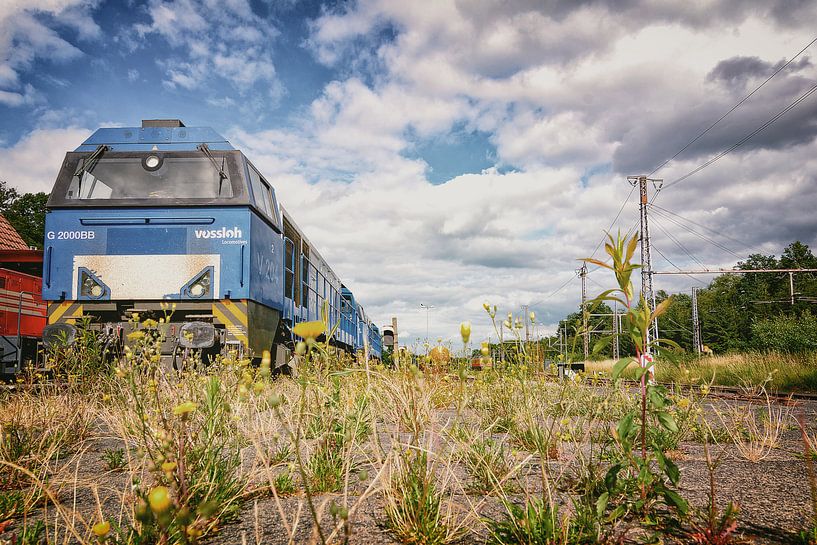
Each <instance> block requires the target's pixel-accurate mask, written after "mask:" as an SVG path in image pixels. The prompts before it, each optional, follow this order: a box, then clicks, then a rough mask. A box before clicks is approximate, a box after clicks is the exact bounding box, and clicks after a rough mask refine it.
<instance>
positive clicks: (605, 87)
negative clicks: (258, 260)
mask: <svg viewBox="0 0 817 545" xmlns="http://www.w3.org/2000/svg"><path fill="white" fill-rule="evenodd" d="M815 15H817V13H815V7H814V5H812V4H809V3H802V4H801V5H796V4H793V3H791V2H784V1H782V0H780V1H772V2H769V1H758V2H745V1H737V0H722V1H715V0H707V1H704V2H696V3H694V4H693V3H666V2H657V1H651V0H629V1H627V2H613V1H612V0H608V1H605V0H586V1H583V2H566V1H556V0H554V1H547V2H536V3H533V2H528V1H524V0H512V1H502V2H500V1H495V0H483V1H480V2H459V1H456V0H440V1H435V2H430V1H429V2H425V1H422V2H406V1H405V0H402V1H397V0H359V1H355V2H320V1H303V2H302V1H297V0H277V1H276V0H269V1H261V0H149V1H130V2H125V1H104V0H29V1H21V0H7V1H5V2H3V3H2V5H1V6H0V178H2V179H4V180H6V181H8V182H9V183H11V184H12V185H14V186H16V187H18V188H20V189H22V190H24V191H48V190H49V188H50V185H51V184H52V182H53V178H54V174H55V173H56V169H57V167H58V165H59V163H60V161H61V158H62V155H63V154H64V152H65V151H68V150H70V149H73V148H74V147H76V145H78V144H79V142H80V141H81V140H82V139H83V138H84V137H85V136H86V135H87V134H89V133H90V131H92V130H94V129H95V128H97V127H99V126H108V125H138V123H139V122H140V120H141V119H144V118H160V117H172V118H175V117H178V118H181V119H182V120H184V122H185V123H186V124H188V125H189V126H195V125H209V126H212V127H214V128H215V129H216V130H218V131H219V132H222V133H223V134H225V135H226V136H228V137H229V138H230V139H231V141H233V143H234V144H235V145H237V146H239V147H240V148H241V149H243V150H244V151H245V152H246V153H247V155H248V156H250V158H251V159H252V160H253V162H254V163H255V164H257V165H258V166H259V167H260V168H262V169H263V170H264V171H265V173H266V174H267V176H268V177H269V178H271V179H273V180H274V183H275V185H276V189H277V191H278V194H279V198H280V200H281V201H282V202H283V203H284V205H285V206H287V208H288V209H289V210H290V211H291V212H292V213H293V215H294V216H295V217H296V219H297V220H298V222H299V223H300V224H301V225H302V227H303V228H304V229H305V230H306V232H307V234H308V235H309V236H310V238H312V239H313V241H314V243H315V244H316V245H317V246H318V247H319V248H320V250H321V253H322V254H323V255H324V256H325V257H326V258H327V259H328V260H329V261H330V262H331V264H332V265H333V267H334V268H335V269H336V270H337V272H338V273H339V274H340V275H341V276H342V277H343V278H344V280H346V281H347V283H349V284H350V285H351V286H353V288H354V289H355V291H356V293H357V294H358V296H359V298H360V299H362V300H363V301H364V302H365V303H366V305H367V307H368V308H369V314H370V315H371V316H372V317H374V318H375V320H376V321H378V322H383V323H385V322H386V321H387V320H389V318H390V317H391V316H392V315H395V314H396V315H398V316H399V317H400V319H401V323H402V324H404V325H403V328H404V331H405V332H407V333H408V337H409V338H411V339H417V338H419V337H420V336H424V335H425V313H424V311H421V310H419V304H420V303H423V304H433V305H434V306H435V309H434V310H433V311H432V315H431V317H430V318H431V320H430V321H431V330H432V332H431V333H432V337H438V336H439V337H442V338H455V337H456V333H457V331H458V324H459V321H461V320H466V319H470V320H473V321H474V322H475V338H485V337H487V336H488V335H489V334H491V330H490V328H489V327H488V320H487V318H486V317H485V316H484V315H482V313H481V312H482V311H481V306H482V302H484V301H488V302H491V303H492V304H497V305H499V306H500V307H501V308H502V309H504V310H503V312H507V311H512V312H515V313H517V314H518V313H519V312H520V307H521V305H526V304H527V305H532V307H533V308H534V310H535V311H536V312H537V314H538V316H539V320H540V321H541V322H542V324H541V326H540V327H541V329H542V330H543V331H546V330H549V329H550V328H552V325H553V323H554V322H555V321H556V320H557V319H558V318H560V317H562V316H563V315H564V314H565V313H567V312H570V311H571V310H573V309H574V308H575V306H576V304H577V302H578V301H577V299H578V281H577V280H575V278H574V276H575V272H574V270H575V268H576V265H577V261H576V258H578V257H583V256H585V255H588V254H589V253H592V251H593V249H594V248H595V246H596V244H597V242H598V240H599V239H600V238H601V236H602V233H603V230H604V229H606V228H608V227H609V226H610V222H611V221H612V219H613V217H615V216H616V214H617V212H618V210H619V209H620V207H621V206H622V205H623V204H624V205H625V206H624V208H623V212H622V215H621V217H620V220H619V222H618V227H621V228H622V230H625V231H626V230H627V229H628V228H629V227H630V226H631V225H632V223H633V222H634V220H635V218H636V217H637V216H636V213H637V210H636V207H635V200H634V199H630V201H627V196H628V194H629V190H630V187H629V185H628V184H627V182H626V176H627V175H630V174H643V173H647V172H650V171H651V170H653V169H654V168H655V167H657V166H658V165H660V164H661V163H663V161H664V160H666V159H668V158H670V157H672V155H673V154H674V153H675V152H676V151H678V150H679V149H681V148H682V147H683V146H684V144H686V143H687V142H689V140H690V139H691V138H693V137H694V136H696V135H697V134H699V133H700V132H701V131H702V130H703V129H704V128H706V127H707V126H708V125H709V124H711V123H712V122H713V121H714V120H716V119H717V118H718V117H720V116H721V115H722V114H723V113H724V112H726V111H728V110H729V109H730V108H731V107H732V106H733V105H734V104H735V103H736V102H737V101H738V100H740V99H741V98H742V97H744V96H745V95H746V94H747V93H748V92H749V91H751V90H752V89H753V88H754V87H756V86H757V85H758V84H760V83H761V82H762V81H763V80H764V79H765V78H767V77H768V76H769V75H770V74H771V73H772V72H773V71H774V70H775V69H776V67H778V66H780V64H781V63H782V62H785V60H787V59H790V58H791V57H792V55H794V54H795V53H797V52H798V51H800V49H801V48H802V47H803V46H805V45H806V44H808V43H809V42H810V41H811V40H812V39H813V38H814V36H812V35H811V33H812V32H813V29H812V28H811V25H810V24H809V22H810V21H813V20H814V17H815ZM813 47H817V46H813ZM813 54H814V52H813V51H812V49H808V50H806V51H805V52H804V53H803V54H802V55H800V56H799V57H798V59H797V60H796V62H793V63H791V65H789V66H787V67H786V69H785V70H783V71H781V72H780V74H778V75H777V76H775V78H773V80H771V81H770V82H769V83H768V84H767V85H765V86H764V87H763V88H762V89H761V90H760V91H758V93H757V94H756V95H754V96H753V97H752V98H751V99H750V100H748V101H746V102H745V103H744V104H742V105H741V106H740V107H739V108H738V109H737V110H735V112H733V113H732V114H730V115H729V116H728V117H727V118H726V119H725V120H724V121H723V122H721V123H719V124H718V125H717V127H716V128H715V129H713V130H711V131H710V132H708V133H707V134H706V136H704V137H703V138H701V139H700V140H698V141H697V142H696V143H695V144H694V145H693V146H690V147H689V148H688V149H686V150H685V151H684V153H682V154H681V155H679V156H678V157H677V158H676V159H674V160H673V161H671V162H670V163H668V164H667V165H666V166H665V167H663V168H662V169H661V170H660V171H659V172H658V173H657V174H656V176H660V177H663V178H664V179H666V180H667V181H672V180H673V179H676V178H678V177H680V176H682V175H683V174H684V173H686V172H688V171H690V170H692V169H693V168H695V167H696V166H697V165H699V164H701V163H703V162H705V161H706V160H707V159H708V158H710V157H712V156H713V155H715V154H716V153H718V152H719V151H720V150H722V149H724V148H726V147H728V146H730V145H731V144H733V143H734V142H736V141H737V140H739V139H740V138H741V137H742V136H744V135H746V134H748V133H749V132H751V131H752V130H753V129H754V128H756V127H758V126H759V125H760V124H762V123H763V122H764V121H765V120H766V119H768V118H769V117H770V116H772V115H773V114H774V113H776V112H777V111H779V110H780V109H782V108H783V107H785V106H786V105H787V104H789V103H790V102H792V101H793V100H794V99H796V98H797V97H798V96H799V95H801V94H803V93H804V92H805V91H806V90H808V89H809V88H810V87H811V86H812V85H813V84H814V80H815V77H817V69H815V66H814V64H813V63H812V61H811V58H812V57H813ZM815 96H817V95H815ZM816 104H817V99H815V98H810V99H807V100H805V101H804V102H803V103H802V104H800V105H798V106H797V108H796V110H793V111H792V112H791V113H790V114H788V115H787V116H784V117H782V118H781V119H780V120H779V121H778V122H776V123H775V124H774V125H773V126H771V127H769V128H768V129H766V130H764V131H763V132H761V133H760V134H758V135H757V136H756V137H755V138H753V139H752V140H751V141H749V142H747V143H746V144H745V145H743V146H741V147H740V148H739V149H737V150H735V151H734V152H733V153H730V154H729V155H728V156H726V157H724V158H723V159H721V160H719V161H718V162H717V163H715V164H713V165H712V166H711V167H708V168H706V169H705V170H703V171H701V172H700V173H698V174H696V175H695V176H693V177H690V178H689V179H687V180H685V181H684V182H683V183H679V184H677V185H676V186H674V187H672V188H671V189H668V190H666V191H665V192H663V193H662V195H661V206H663V207H664V208H666V209H668V210H671V211H673V212H676V213H678V214H681V215H682V216H684V217H686V218H689V219H691V220H693V221H696V222H698V223H701V224H703V225H706V226H707V227H709V228H712V229H714V230H715V231H716V232H720V233H724V235H726V236H728V237H731V238H724V241H723V242H724V243H727V241H730V240H731V242H728V244H727V246H729V245H731V246H735V247H734V248H731V249H733V250H735V252H736V253H737V254H738V255H744V254H745V253H747V252H749V251H757V250H758V249H760V250H761V251H764V252H766V253H779V251H780V250H781V249H782V247H783V246H785V245H786V244H787V243H788V242H790V241H792V240H794V239H795V238H800V239H802V240H804V242H806V243H809V244H814V243H815V242H817V241H816V240H815V233H817V229H815V228H817V222H816V221H815V220H814V219H813V213H812V211H813V210H814V208H815V205H817V192H815V191H814V187H815V183H814V182H815V173H817V164H815V160H814V159H813V157H815V156H817V154H815V153H814V152H815V151H817V150H815V147H816V146H815V142H814V137H815V134H817V122H816V121H815V119H816V118H817V105H816ZM625 203H626V204H625ZM781 211H784V212H783V213H781ZM656 222H658V223H659V224H660V222H664V225H661V226H660V227H664V228H665V229H667V228H669V227H673V229H674V233H673V230H672V229H670V232H671V233H673V234H674V238H676V239H677V240H678V242H679V243H681V245H682V246H683V249H686V250H689V251H690V253H692V254H693V255H695V256H696V257H697V258H698V259H699V260H701V261H703V262H705V263H707V264H711V265H712V266H713V267H716V266H730V265H731V264H733V263H734V261H735V258H734V255H731V254H728V253H724V252H723V250H722V249H720V248H718V247H715V246H713V245H711V244H709V243H707V242H706V241H705V240H704V239H702V238H701V237H699V236H696V235H695V234H693V233H690V232H688V231H684V230H678V229H675V227H677V226H674V224H671V223H668V220H666V218H664V219H661V218H656ZM656 227H657V228H656V229H655V240H654V245H655V247H657V248H658V249H659V250H660V251H661V253H660V254H659V256H658V257H657V258H656V259H657V261H658V262H657V263H656V268H658V269H661V268H667V267H671V266H672V265H671V263H670V261H671V262H672V263H674V264H676V265H679V266H688V265H690V266H691V265H694V262H693V261H692V260H691V259H690V258H689V256H687V255H686V253H685V252H684V251H683V249H682V248H681V247H680V246H678V245H676V243H675V240H673V238H671V237H668V236H665V235H664V234H663V230H662V229H660V228H658V227H659V226H658V225H657V226H656ZM736 239H737V240H740V241H741V242H742V243H744V244H743V245H742V246H743V247H740V248H738V247H737V246H738V244H737V243H736V242H735V240H736ZM661 254H663V255H665V256H666V257H667V258H669V260H666V261H662V259H661ZM571 279H572V280H571ZM592 282H593V284H591V285H596V284H597V285H598V286H597V287H599V288H601V287H602V286H606V285H608V284H609V279H606V278H604V277H601V276H595V277H593V279H592ZM662 282H665V284H663V285H661V286H658V287H662V288H664V289H670V290H687V289H688V288H689V287H690V286H689V284H690V282H691V281H689V280H688V279H687V280H680V279H677V280H676V279H667V280H663V279H662ZM563 285H564V286H566V287H565V288H564V289H562V290H557V288H559V287H560V286H563ZM554 292H555V293H554Z"/></svg>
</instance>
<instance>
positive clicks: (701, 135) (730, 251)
mask: <svg viewBox="0 0 817 545" xmlns="http://www.w3.org/2000/svg"><path fill="white" fill-rule="evenodd" d="M815 42H817V38H814V39H813V40H812V41H811V42H809V43H808V44H807V45H806V46H805V47H803V48H802V49H801V50H800V51H798V52H797V53H796V54H795V55H793V56H792V57H791V58H790V59H789V60H788V61H786V62H785V63H784V64H782V65H781V66H779V67H778V68H777V69H776V70H775V71H774V72H773V73H772V74H771V75H770V76H769V77H768V78H766V79H765V80H764V81H763V82H761V83H760V85H758V86H757V87H755V88H754V89H753V90H752V91H751V92H750V93H749V94H748V95H746V96H745V97H743V98H742V99H741V100H739V101H738V102H737V103H736V104H735V105H734V106H732V108H730V109H729V110H728V111H727V112H725V113H724V114H723V115H721V116H720V117H719V118H718V119H717V120H716V121H715V122H713V123H712V124H711V125H709V126H708V127H707V128H706V129H704V130H703V131H702V132H701V133H699V134H698V135H697V136H696V137H695V138H693V139H692V140H690V141H689V142H687V144H685V145H684V146H683V147H682V148H681V149H680V150H678V151H677V152H676V153H675V154H674V155H673V156H672V157H670V158H669V159H667V160H665V161H664V162H663V163H661V164H660V165H659V166H658V167H656V168H655V169H653V170H652V171H651V172H650V173H649V174H648V175H647V176H652V175H653V174H655V173H656V172H658V171H659V170H661V169H662V168H664V167H665V166H666V165H667V164H669V163H670V162H671V161H673V160H674V159H676V158H677V157H678V156H679V155H681V154H682V153H683V152H684V151H686V150H687V149H688V148H689V147H690V146H691V145H693V144H694V143H695V142H697V141H698V140H700V139H701V138H702V137H703V136H704V135H706V134H707V133H708V132H709V131H711V130H712V129H713V128H714V127H715V126H717V125H718V124H719V123H720V122H721V121H723V120H724V119H725V118H726V117H727V116H729V115H730V114H731V113H732V112H734V111H735V110H737V109H738V108H739V107H740V106H741V105H742V104H743V103H745V102H746V101H747V100H749V98H751V97H752V96H753V95H754V94H755V93H757V92H758V91H759V90H760V89H761V88H762V87H763V86H765V85H766V84H767V83H768V82H769V81H771V80H772V79H773V78H774V77H775V76H776V75H777V74H779V73H780V72H782V71H783V70H784V69H785V68H786V67H787V66H789V65H790V64H791V63H792V62H793V61H794V60H795V59H797V58H798V57H799V56H800V55H801V54H803V52H805V51H806V50H807V49H808V48H809V47H811V46H812V45H813V44H814V43H815ZM815 90H817V85H815V86H814V87H812V88H811V89H810V90H809V91H807V92H806V93H804V94H803V95H801V96H800V97H798V98H797V99H796V100H795V101H794V102H792V103H791V104H789V105H788V106H787V107H786V108H784V109H783V110H781V111H780V112H778V113H777V114H776V115H774V116H772V118H770V119H769V120H767V121H766V122H765V123H764V124H763V125H761V126H760V127H758V128H757V129H755V130H754V131H753V132H752V133H750V134H749V135H747V136H746V137H744V138H742V139H741V140H739V141H738V142H737V143H735V144H733V145H732V146H730V147H729V148H727V149H725V150H723V151H721V152H720V153H719V154H718V155H716V156H715V157H713V158H712V159H710V160H708V161H707V162H705V163H703V164H702V165H699V166H698V167H696V168H695V169H693V170H692V171H690V172H688V173H687V174H685V175H683V176H681V177H680V178H677V179H675V180H673V181H672V182H670V183H669V184H667V185H666V186H665V187H671V186H673V185H676V184H678V183H680V182H682V181H684V180H686V179H687V178H689V177H690V176H693V175H694V174H696V173H698V172H700V171H701V170H703V169H704V168H706V167H708V166H710V165H711V164H713V163H715V162H716V161H718V160H719V159H721V158H722V157H724V156H726V155H728V154H729V153H731V152H732V151H734V150H735V149H737V148H739V147H740V146H742V145H743V144H745V143H746V142H747V141H749V140H750V139H751V138H753V137H754V136H756V135H757V134H758V133H760V132H761V131H763V130H765V129H766V128H767V127H768V126H769V125H771V124H772V123H774V122H775V121H777V119H779V118H780V117H782V116H783V115H785V114H786V113H787V112H789V111H790V110H791V109H792V108H794V107H796V106H797V105H798V104H800V103H801V102H802V101H803V100H805V99H806V98H808V97H809V96H810V95H811V94H812V93H813V92H814V91H815ZM634 191H635V185H633V187H632V188H631V189H630V192H629V193H628V194H627V197H626V198H625V199H624V202H623V203H622V204H621V207H620V208H619V210H618V212H617V213H616V216H615V217H614V218H613V221H612V222H611V223H610V226H609V227H608V229H607V232H608V233H609V232H610V231H611V230H612V228H613V227H614V226H615V224H616V222H617V221H618V219H619V218H620V217H621V214H622V212H623V211H624V208H625V207H626V206H627V202H629V200H630V197H631V196H632V194H633V192H634ZM659 193H660V191H656V192H655V193H654V194H653V196H652V198H651V199H650V202H649V205H654V202H655V200H656V198H657V197H658V195H659ZM661 210H663V209H661ZM667 214H671V213H670V212H668V211H667ZM679 217H681V216H679ZM664 218H665V219H667V220H668V221H672V222H673V223H675V224H677V225H679V226H681V227H682V228H684V229H686V230H688V231H690V232H692V233H693V234H695V235H696V236H699V237H701V238H703V239H704V240H708V241H709V242H711V243H713V244H715V245H716V246H718V247H719V248H721V249H724V250H726V251H727V252H729V253H731V254H733V255H737V254H735V252H733V251H732V250H729V249H728V248H726V247H725V246H722V245H719V244H718V243H717V242H715V241H713V240H712V239H709V238H708V237H706V236H705V235H702V234H700V233H697V232H696V231H694V230H692V229H690V228H689V227H687V226H683V224H680V223H679V222H678V221H677V220H674V219H673V218H671V217H669V216H668V215H665V216H664ZM681 218H682V217H681ZM682 219H686V218H682ZM687 221H689V222H690V223H695V222H692V221H691V220H687ZM637 225H638V221H636V222H635V223H634V224H633V226H632V227H630V228H629V229H628V230H627V232H626V234H625V239H626V238H629V236H630V233H631V232H632V231H633V230H635V229H636V228H637ZM698 226H699V227H702V228H704V229H708V228H706V227H704V226H702V225H700V224H698ZM659 228H660V229H661V230H662V231H664V232H665V233H666V234H667V235H668V236H670V238H671V240H673V242H676V244H678V245H679V246H680V247H681V248H682V249H683V250H684V252H685V253H687V254H688V255H689V256H690V257H691V258H692V259H693V260H695V261H696V262H698V263H699V264H701V265H702V266H703V264H702V263H701V262H700V261H699V260H698V259H696V258H695V257H694V256H692V254H691V253H690V252H688V251H687V250H686V249H685V248H684V246H683V245H682V244H681V243H680V241H678V240H677V239H674V237H672V236H671V235H669V233H667V231H666V230H664V229H663V227H660V226H659ZM605 238H606V237H604V236H603V237H602V238H601V240H600V241H599V243H598V244H597V245H596V247H595V248H594V249H593V252H592V253H591V255H590V257H591V258H593V257H595V255H596V253H597V252H598V250H599V248H601V246H602V245H603V244H604V241H605ZM727 238H730V237H727ZM736 242H739V243H740V241H736ZM741 244H742V243H741ZM656 251H658V253H659V254H660V255H661V256H662V257H664V259H666V260H667V262H668V263H670V264H672V265H673V266H675V264H674V263H672V262H671V261H670V260H669V259H667V258H666V256H664V255H663V254H662V253H661V252H660V250H658V249H657V248H656ZM738 257H739V256H738ZM675 267H676V268H678V267H677V266H675ZM599 268H600V267H598V266H597V267H596V268H594V269H592V270H591V271H588V274H589V273H590V272H594V271H597V270H598V269H599ZM704 268H706V267H704ZM678 270H680V269H679V268H678ZM576 276H577V275H574V276H572V277H570V278H569V279H568V280H567V281H566V282H565V283H564V284H562V285H561V286H560V287H559V288H557V289H556V290H554V291H553V292H552V293H551V294H549V295H548V296H546V297H545V298H544V299H543V300H542V301H544V300H547V299H550V298H551V297H553V296H554V295H556V294H557V293H559V292H560V291H562V290H563V289H564V288H565V287H567V285H568V284H570V282H572V281H573V280H574V279H575V278H576ZM687 276H690V275H687ZM690 278H693V279H695V280H696V281H698V282H700V280H698V279H697V278H694V277H691V276H690ZM542 301H540V302H542Z"/></svg>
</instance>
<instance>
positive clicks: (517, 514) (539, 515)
mask: <svg viewBox="0 0 817 545" xmlns="http://www.w3.org/2000/svg"><path fill="white" fill-rule="evenodd" d="M503 504H504V506H505V510H506V514H505V518H503V519H501V520H489V521H487V523H488V535H489V537H488V543H491V544H496V545H559V544H565V545H567V544H573V543H583V542H588V541H589V538H590V534H589V533H588V531H587V530H586V528H585V527H584V526H583V525H582V524H581V523H579V522H578V521H577V520H576V519H572V518H570V517H567V516H562V517H560V516H559V508H558V506H556V505H551V504H550V503H548V502H546V501H545V500H543V499H542V498H529V499H528V500H527V501H526V502H525V504H524V506H521V507H520V506H519V505H516V504H513V503H511V502H509V501H507V500H505V501H504V502H503ZM585 539H586V540H587V541H585Z"/></svg>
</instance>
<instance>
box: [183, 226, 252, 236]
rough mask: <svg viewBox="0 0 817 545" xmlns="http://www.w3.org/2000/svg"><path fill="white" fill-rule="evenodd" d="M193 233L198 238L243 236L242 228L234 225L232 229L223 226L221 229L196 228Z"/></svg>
mask: <svg viewBox="0 0 817 545" xmlns="http://www.w3.org/2000/svg"><path fill="white" fill-rule="evenodd" d="M193 233H194V234H195V235H196V238H241V237H242V236H243V235H242V233H241V229H239V228H238V227H233V228H232V229H227V228H226V227H222V228H221V229H195V230H194V231H193Z"/></svg>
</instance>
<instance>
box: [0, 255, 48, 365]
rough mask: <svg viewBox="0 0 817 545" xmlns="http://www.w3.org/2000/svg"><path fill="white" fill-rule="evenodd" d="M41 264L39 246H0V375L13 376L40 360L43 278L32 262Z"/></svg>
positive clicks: (38, 265) (43, 319) (44, 321)
mask: <svg viewBox="0 0 817 545" xmlns="http://www.w3.org/2000/svg"><path fill="white" fill-rule="evenodd" d="M41 265H42V252H40V251H38V250H0V376H2V378H4V379H8V378H10V377H13V376H14V375H16V374H17V373H19V372H20V371H22V370H23V369H25V368H28V369H32V368H33V367H34V366H35V365H37V364H39V360H40V358H39V355H40V346H41V339H42V333H43V328H44V327H45V325H46V305H45V303H44V302H43V300H42V298H41V295H40V294H41V291H42V279H41V278H40V277H38V276H35V275H33V274H29V273H30V272H33V271H32V266H36V267H37V269H39V268H40V267H41Z"/></svg>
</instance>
